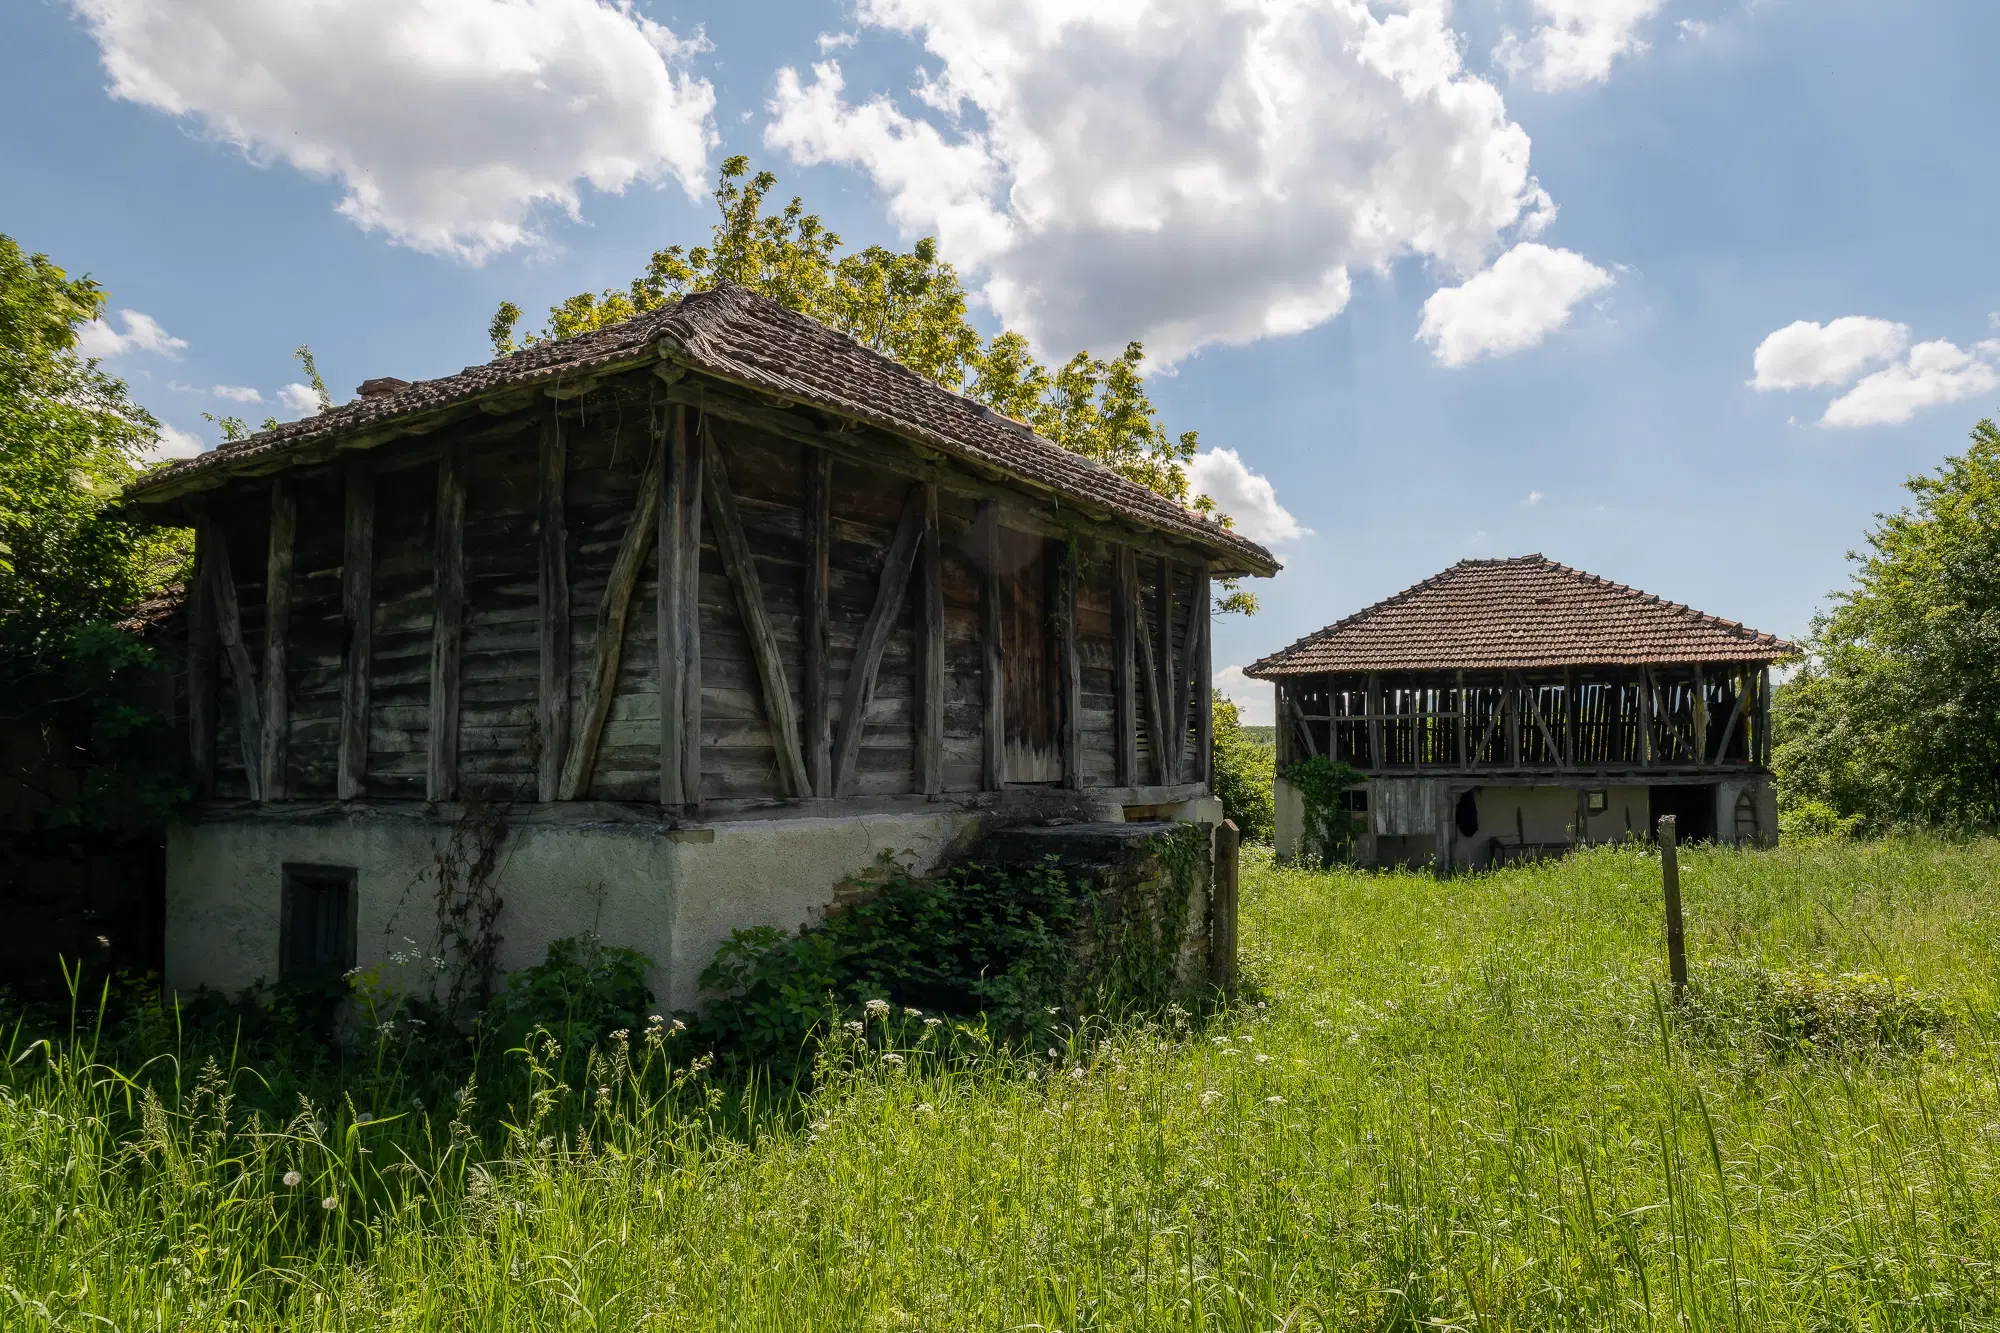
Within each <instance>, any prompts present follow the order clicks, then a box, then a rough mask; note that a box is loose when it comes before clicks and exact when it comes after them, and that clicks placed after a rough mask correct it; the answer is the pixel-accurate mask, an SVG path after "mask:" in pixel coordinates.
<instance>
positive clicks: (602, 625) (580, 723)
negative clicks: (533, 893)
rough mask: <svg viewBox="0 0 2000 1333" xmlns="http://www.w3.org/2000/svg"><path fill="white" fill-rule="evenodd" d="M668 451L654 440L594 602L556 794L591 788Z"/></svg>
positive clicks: (563, 796)
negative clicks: (592, 640)
mask: <svg viewBox="0 0 2000 1333" xmlns="http://www.w3.org/2000/svg"><path fill="white" fill-rule="evenodd" d="M666 456H667V441H666V440H664V439H661V440H655V441H654V442H653V450H652V453H651V454H650V455H649V456H648V458H647V460H646V471H645V472H644V474H642V475H641V477H640V479H639V493H638V495H637V496H635V497H634V498H633V501H632V513H631V516H630V517H629V518H627V519H626V521H625V534H624V536H622V537H621V538H619V541H618V554H617V555H616V556H614V557H613V558H612V561H611V576H610V578H609V579H607V580H606V582H605V584H604V596H603V598H602V600H600V601H599V603H598V606H597V655H596V660H595V661H593V662H592V663H591V671H590V674H589V675H588V676H587V677H585V678H584V682H583V695H582V698H581V699H580V700H579V701H578V702H579V704H580V705H581V706H580V707H579V708H578V709H577V717H576V729H575V732H574V734H573V735H572V736H571V737H570V743H569V755H568V757H567V758H565V759H564V760H563V771H562V781H561V783H560V784H559V785H558V788H557V797H558V799H560V800H564V801H574V800H578V799H580V798H581V797H582V796H583V794H584V793H585V792H586V791H588V790H589V789H590V778H591V775H592V774H593V773H595V772H596V770H597V746H598V742H599V741H600V740H602V739H603V736H604V723H605V719H607V718H608V717H610V716H611V701H612V699H613V698H614V697H616V695H617V693H618V666H619V663H621V662H622V661H624V659H625V626H626V624H627V622H628V621H629V620H630V619H631V615H632V598H633V596H634V595H636V594H637V592H638V591H639V575H640V574H641V573H642V572H643V571H644V569H645V567H646V553H647V551H648V550H649V549H650V548H651V547H652V544H653V536H654V530H655V529H656V528H657V527H658V526H659V516H660V477H661V473H662V470H663V469H664V468H665V466H666Z"/></svg>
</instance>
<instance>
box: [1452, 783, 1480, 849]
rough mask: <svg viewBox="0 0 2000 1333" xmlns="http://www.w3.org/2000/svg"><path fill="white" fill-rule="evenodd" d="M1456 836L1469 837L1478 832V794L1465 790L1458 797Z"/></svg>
mask: <svg viewBox="0 0 2000 1333" xmlns="http://www.w3.org/2000/svg"><path fill="white" fill-rule="evenodd" d="M1457 823H1458V836H1459V837H1461V838H1470V837H1471V836H1473V835H1474V834H1475V833H1477V832H1479V794H1478V793H1477V792H1470V791H1469V792H1466V793H1465V794H1464V795H1463V796H1460V797H1459V798H1458V817H1457Z"/></svg>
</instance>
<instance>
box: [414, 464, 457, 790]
mask: <svg viewBox="0 0 2000 1333" xmlns="http://www.w3.org/2000/svg"><path fill="white" fill-rule="evenodd" d="M465 467H466V458H465V446H464V445H463V444H460V443H456V442H448V443H446V444H445V445H444V446H443V447H442V448H440V449H439V450H438V472H437V529H436V531H435V533H434V534H433V537H434V549H433V551H432V566H433V574H432V583H431V725H430V745H429V753H428V755H427V756H426V757H427V760H428V762H427V764H426V766H425V768H426V773H425V779H424V795H425V797H426V798H427V799H429V800H432V801H455V800H457V799H458V724H459V706H458V700H459V686H460V678H461V673H460V670H459V662H460V657H461V654H462V653H463V651H464V643H465Z"/></svg>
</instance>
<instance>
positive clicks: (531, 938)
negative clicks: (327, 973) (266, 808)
mask: <svg viewBox="0 0 2000 1333" xmlns="http://www.w3.org/2000/svg"><path fill="white" fill-rule="evenodd" d="M1089 813H1090V816H1091V817H1092V818H1096V819H1101V820H1110V821H1117V820H1121V819H1122V818H1123V813H1122V810H1121V809H1120V807H1118V806H1116V805H1106V806H1103V807H1102V808H1098V809H1093V810H1091V811H1090V812H1089ZM1149 814H1152V815H1153V816H1154V817H1159V818H1174V819H1185V820H1195V821H1199V822H1203V823H1209V824H1214V823H1217V822H1219V821H1220V819H1221V805H1220V803H1219V802H1217V801H1215V800H1213V799H1212V798H1203V799H1200V800H1194V801H1187V802H1184V803H1181V804H1178V805H1174V806H1171V807H1160V808H1157V809H1156V810H1151V811H1149ZM987 826H988V825H987V821H986V820H984V819H982V817H981V815H980V814H979V813H977V812H975V811H968V810H965V809H961V808H957V807H945V808H938V809H932V810H924V811H917V812H904V813H894V814H874V815H842V816H838V817H832V818H784V819H742V820H730V821H718V822H716V823H713V824H709V825H703V826H699V827H673V826H670V825H667V824H664V823H661V822H657V821H648V820H633V819H629V818H628V819H607V820H605V821H604V822H602V823H579V822H562V823H554V822H534V821H532V820H531V821H525V822H521V823H518V824H516V825H514V826H511V827H509V828H508V829H507V831H506V835H505V839H504V841H503V842H502V843H501V846H500V852H499V857H498V862H497V868H496V869H495V871H494V875H493V881H492V882H493V887H494V889H495V890H496V891H497V893H498V894H499V896H500V898H501V899H502V900H503V903H504V906H503V908H502V911H501V914H500V917H499V923H498V929H499V933H500V935H501V937H502V940H501V947H500V951H499V967H500V970H501V971H503V972H513V971H519V970H520V969H523V968H527V967H532V966H534V965H535V964H537V963H539V962H541V961H542V958H543V956H544V953H545V952H546V950H547V948H548V945H549V943H550V941H552V940H557V939H562V938H564V937H567V936H573V935H580V934H583V933H585V932H589V933H593V934H596V935H597V936H599V937H600V938H601V939H603V940H604V941H605V943H607V944H613V945H619V946H623V947H627V948H632V949H637V950H638V951H639V952H641V953H643V954H645V955H646V956H648V957H649V958H651V959H652V960H653V967H652V970H651V971H650V973H649V974H648V977H647V984H648V986H649V987H650V988H651V990H652V992H653V996H654V1001H655V1003H656V1004H658V1005H660V1006H661V1007H662V1008H663V1009H689V1008H693V1007H694V1006H695V1004H696V1003H697V1001H698V998H699V981H700V977H701V973H702V971H703V969H704V968H706V967H707V966H708V964H709V962H710V961H711V960H712V959H713V958H714V956H715V951H716V948H717V947H718V946H719V945H721V944H722V942H723V941H724V940H726V939H727V938H728V937H729V935H730V933H731V932H732V931H736V930H742V929H746V928H749V927H752V926H775V927H777V928H779V929H781V930H785V931H794V930H797V929H798V928H799V927H801V926H803V925H806V924H808V923H810V922H813V921H817V920H819V919H821V917H822V916H823V915H824V913H825V911H826V909H827V906H828V905H829V904H830V903H831V902H832V901H833V900H834V898H835V896H836V894H837V893H838V891H839V889H840V886H841V885H842V884H843V883H844V882H846V881H848V880H850V879H851V878H852V877H854V876H855V875H857V874H860V873H861V872H863V871H866V870H868V869H869V868H870V867H871V866H873V865H875V864H876V862H877V861H878V860H879V859H880V857H881V856H882V854H883V853H885V852H887V853H890V854H892V855H896V856H898V857H901V858H903V859H904V860H905V861H906V863H907V864H910V865H911V866H912V867H913V868H914V869H916V870H918V871H919V872H923V871H928V870H931V869H934V868H935V867H936V866H937V865H938V864H939V863H940V862H942V861H944V860H946V859H948V858H950V857H953V856H956V855H960V854H963V853H965V852H967V851H969V850H971V847H972V845H973V844H974V843H975V842H976V841H977V840H978V838H979V837H980V836H981V835H982V834H983V833H984V831H985V830H986V828H987ZM452 828H453V825H452V823H451V821H450V820H448V819H444V818H439V817H435V816H426V815H422V814H420V813H415V812H411V813H403V812H384V811H381V810H375V809H368V808H355V809H347V810H343V809H338V808H335V809H326V808H321V809H320V810H318V811H315V812H301V813H300V814H298V815H294V816H286V817H276V818H274V817H270V816H260V817H257V818H246V819H229V818H211V819H208V820H204V821H201V822H196V823H191V824H183V825H180V826H177V827H175V828H174V829H173V830H171V832H170V833H169V835H168V839H167V904H166V917H167V929H166V969H167V978H166V979H167V984H168V986H169V987H171V988H173V989H175V990H181V991H187V990H193V989H195V988H196V987H200V986H207V987H210V988H212V989H216V990H222V991H237V990H241V989H242V988H244V987H246V986H249V985H251V984H253V983H256V982H259V981H264V982H270V981H275V980H277V976H278V950H279V939H278V935H279V921H280V911H281V903H282V897H283V884H284V876H285V867H286V866H288V865H299V866H337V867H342V868H348V869H352V871H353V872H354V883H355V904H356V923H355V944H356V949H355V954H356V962H357V964H358V965H359V966H361V967H363V968H380V969H381V971H380V973H379V975H380V977H381V980H382V982H383V984H384V985H386V986H388V987H389V988H391V989H407V988H410V987H413V986H414V985H415V984H416V982H417V981H418V979H419V977H418V969H420V968H421V967H422V966H423V964H422V963H421V962H413V963H411V964H407V965H403V966H399V965H397V964H394V963H392V962H391V961H390V959H391V955H392V954H397V953H406V952H410V951H411V950H412V945H413V943H414V944H416V945H425V944H428V943H429V942H430V941H431V940H432V938H433V936H434V935H435V933H436V905H435V893H436V889H437V879H438V871H437V867H438V858H439V855H440V853H441V852H443V851H444V850H445V849H446V847H447V846H448V845H449V843H450V841H451V835H452ZM406 969H407V970H406Z"/></svg>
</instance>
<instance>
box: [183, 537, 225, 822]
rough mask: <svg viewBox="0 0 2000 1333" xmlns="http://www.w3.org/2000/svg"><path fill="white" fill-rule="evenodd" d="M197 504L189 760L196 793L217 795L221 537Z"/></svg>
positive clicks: (189, 619) (190, 608)
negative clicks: (214, 574)
mask: <svg viewBox="0 0 2000 1333" xmlns="http://www.w3.org/2000/svg"><path fill="white" fill-rule="evenodd" d="M205 512H206V511H205V509H201V508H197V510H196V513H195V527H194V533H195V536H194V587H193V588H192V589H190V590H189V598H188V617H187V625H188V760H189V770H190V774H191V777H192V786H193V788H194V797H195V799H196V800H198V801H199V800H207V799H208V798H209V797H211V796H213V795H215V683H216V682H215V671H216V652H215V608H214V596H213V594H211V593H210V592H209V572H210V569H211V567H212V566H213V565H214V564H215V557H216V546H217V545H218V543H219V541H220V538H219V537H218V536H217V534H216V531H215V526H214V525H213V524H211V523H209V522H207V521H206V519H205V517H204V515H205Z"/></svg>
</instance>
